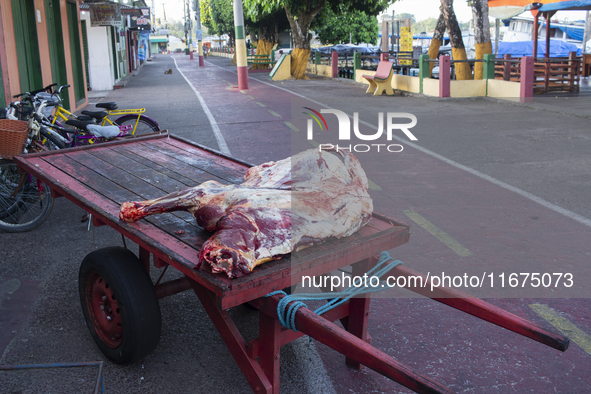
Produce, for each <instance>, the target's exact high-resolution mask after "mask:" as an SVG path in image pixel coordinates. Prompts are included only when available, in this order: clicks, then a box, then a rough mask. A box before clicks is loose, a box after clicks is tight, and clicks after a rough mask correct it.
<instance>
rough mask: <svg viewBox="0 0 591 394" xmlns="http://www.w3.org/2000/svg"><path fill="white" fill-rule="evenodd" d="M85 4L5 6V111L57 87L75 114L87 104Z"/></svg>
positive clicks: (0, 60)
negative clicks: (25, 96) (20, 98)
mask: <svg viewBox="0 0 591 394" xmlns="http://www.w3.org/2000/svg"><path fill="white" fill-rule="evenodd" d="M80 2H81V1H80V0H0V65H1V67H0V70H1V74H2V84H1V85H2V86H1V91H0V106H2V107H4V106H6V104H7V103H9V102H11V101H13V98H12V97H13V96H14V95H16V94H19V93H21V92H28V91H33V90H37V89H41V88H43V87H44V86H47V85H50V84H52V83H57V84H58V85H66V84H69V85H70V87H69V88H68V89H66V90H65V91H64V92H63V93H62V98H63V100H64V106H65V107H66V108H69V109H70V110H71V111H75V110H77V109H78V108H81V107H83V106H84V105H86V104H87V102H88V99H87V94H86V84H87V80H86V68H85V50H84V45H83V43H84V40H83V34H82V30H83V29H84V28H85V26H84V25H83V24H82V22H81V20H80V16H79V15H80V13H79V11H78V10H79V6H80Z"/></svg>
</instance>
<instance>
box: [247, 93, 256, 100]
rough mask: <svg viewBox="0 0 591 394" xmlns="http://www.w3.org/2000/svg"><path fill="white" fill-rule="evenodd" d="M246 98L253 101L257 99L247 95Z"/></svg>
mask: <svg viewBox="0 0 591 394" xmlns="http://www.w3.org/2000/svg"><path fill="white" fill-rule="evenodd" d="M246 97H248V98H249V99H251V100H254V99H255V98H254V97H252V96H251V95H250V94H247V95H246Z"/></svg>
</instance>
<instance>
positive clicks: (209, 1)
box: [200, 0, 234, 36]
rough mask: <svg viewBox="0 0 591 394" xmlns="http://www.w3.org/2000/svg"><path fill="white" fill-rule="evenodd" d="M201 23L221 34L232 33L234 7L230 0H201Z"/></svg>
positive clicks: (214, 32)
mask: <svg viewBox="0 0 591 394" xmlns="http://www.w3.org/2000/svg"><path fill="white" fill-rule="evenodd" d="M200 7H201V24H203V26H205V27H207V29H208V30H209V31H210V32H211V33H213V34H217V35H218V36H221V35H222V34H228V35H231V36H233V34H234V8H233V7H232V0H201V2H200Z"/></svg>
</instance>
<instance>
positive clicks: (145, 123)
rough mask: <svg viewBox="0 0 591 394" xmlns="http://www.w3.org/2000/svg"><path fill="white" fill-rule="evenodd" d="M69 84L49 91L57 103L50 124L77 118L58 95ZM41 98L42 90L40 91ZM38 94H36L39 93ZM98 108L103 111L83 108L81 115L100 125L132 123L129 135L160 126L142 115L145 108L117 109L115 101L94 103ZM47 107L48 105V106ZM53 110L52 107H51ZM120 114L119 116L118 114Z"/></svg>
mask: <svg viewBox="0 0 591 394" xmlns="http://www.w3.org/2000/svg"><path fill="white" fill-rule="evenodd" d="M69 86H70V85H63V86H60V87H59V88H58V89H57V91H55V92H53V93H51V97H53V98H56V99H57V101H58V104H57V105H56V106H55V114H54V115H53V120H52V124H55V123H56V122H57V123H59V120H60V119H61V120H62V121H63V122H66V121H67V120H69V119H72V118H74V119H77V118H79V117H78V116H76V115H75V114H73V113H72V112H70V111H68V110H67V109H65V108H64V107H63V106H62V99H61V97H60V93H61V91H62V89H64V88H67V87H69ZM39 94H41V95H42V96H41V97H42V98H43V92H40V93H39ZM39 94H38V95H39ZM46 94H47V93H46ZM95 106H96V107H98V108H103V109H105V111H88V110H83V111H82V112H81V113H82V115H86V116H90V117H91V118H93V119H95V120H96V122H97V124H99V125H101V126H106V125H112V126H126V125H133V129H132V131H131V133H130V134H131V135H132V136H134V137H136V136H138V135H142V134H149V133H153V132H158V131H160V126H158V123H156V121H155V120H153V119H151V118H149V117H147V116H146V115H143V113H144V112H146V109H145V108H137V109H118V106H117V103H116V102H106V103H98V104H95ZM48 108H49V107H48ZM51 110H53V109H51ZM119 115H120V116H119ZM111 116H119V117H118V118H116V119H115V120H112V119H111V118H109V117H111Z"/></svg>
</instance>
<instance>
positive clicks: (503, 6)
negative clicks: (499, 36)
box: [488, 0, 591, 19]
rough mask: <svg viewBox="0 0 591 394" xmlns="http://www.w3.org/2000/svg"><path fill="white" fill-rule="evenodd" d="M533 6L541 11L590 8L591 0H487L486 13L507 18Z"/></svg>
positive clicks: (498, 17)
mask: <svg viewBox="0 0 591 394" xmlns="http://www.w3.org/2000/svg"><path fill="white" fill-rule="evenodd" d="M535 8H537V9H538V10H539V11H541V12H547V11H568V10H575V11H580V10H591V0H541V1H537V2H533V1H531V0H488V10H489V11H488V13H489V15H490V16H491V17H493V18H496V19H509V18H512V17H514V16H517V15H519V14H521V13H523V12H525V11H528V10H531V9H535Z"/></svg>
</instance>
